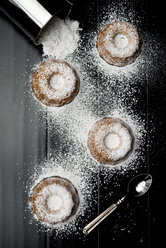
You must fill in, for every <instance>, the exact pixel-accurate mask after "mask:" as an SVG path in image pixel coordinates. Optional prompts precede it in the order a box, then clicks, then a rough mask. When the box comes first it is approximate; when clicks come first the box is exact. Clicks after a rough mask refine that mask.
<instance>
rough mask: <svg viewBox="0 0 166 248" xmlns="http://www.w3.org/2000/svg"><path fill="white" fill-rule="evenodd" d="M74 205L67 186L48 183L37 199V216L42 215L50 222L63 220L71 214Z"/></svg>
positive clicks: (41, 216) (42, 217)
mask: <svg viewBox="0 0 166 248" xmlns="http://www.w3.org/2000/svg"><path fill="white" fill-rule="evenodd" d="M73 206H74V202H73V200H72V195H71V193H70V192H69V191H68V190H67V189H66V188H65V187H63V186H61V185H58V184H55V183H54V184H51V185H47V186H45V187H44V188H43V189H42V190H41V191H40V194H38V196H37V197H36V199H35V208H36V211H37V215H36V218H38V216H40V218H41V219H42V220H43V219H44V221H45V222H48V223H58V222H62V221H63V220H64V219H65V218H66V217H68V216H70V214H71V211H72V208H73ZM35 214H36V213H35Z"/></svg>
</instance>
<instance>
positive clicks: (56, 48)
mask: <svg viewBox="0 0 166 248" xmlns="http://www.w3.org/2000/svg"><path fill="white" fill-rule="evenodd" d="M79 38H80V37H79V23H78V21H72V20H70V19H66V20H65V21H64V20H61V19H60V18H58V17H56V18H54V19H53V20H52V22H51V23H50V24H49V26H48V27H47V28H46V30H45V31H43V33H42V34H41V37H40V39H39V44H42V46H43V55H44V56H51V57H55V58H56V59H65V58H66V57H67V56H68V55H69V54H72V53H73V52H74V51H75V50H76V49H77V47H78V42H79Z"/></svg>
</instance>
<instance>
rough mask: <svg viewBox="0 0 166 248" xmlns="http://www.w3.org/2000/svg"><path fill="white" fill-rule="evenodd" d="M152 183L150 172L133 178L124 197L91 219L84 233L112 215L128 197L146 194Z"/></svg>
mask: <svg viewBox="0 0 166 248" xmlns="http://www.w3.org/2000/svg"><path fill="white" fill-rule="evenodd" d="M151 184H152V176H151V175H150V174H140V175H138V176H136V177H134V178H133V179H131V180H130V181H129V183H128V186H127V194H126V196H124V197H122V198H121V199H120V200H119V201H117V202H116V203H114V204H112V205H111V206H110V207H109V208H107V209H106V210H105V211H104V212H103V213H101V214H100V215H99V216H98V217H97V218H95V219H94V220H93V221H91V222H90V223H89V224H88V225H87V226H85V227H84V229H83V233H84V234H85V235H87V234H89V233H90V232H91V231H92V230H93V229H94V228H95V227H96V226H98V224H100V223H101V222H102V221H103V220H104V219H105V218H106V217H107V216H108V215H110V214H111V213H112V212H113V211H114V210H115V209H116V208H117V207H118V205H119V204H121V203H122V202H123V201H124V200H125V199H126V198H130V197H139V196H142V195H144V194H145V193H146V192H147V191H148V189H149V188H150V186H151Z"/></svg>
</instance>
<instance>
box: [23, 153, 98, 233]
mask: <svg viewBox="0 0 166 248" xmlns="http://www.w3.org/2000/svg"><path fill="white" fill-rule="evenodd" d="M86 163H88V167H87V166H86ZM30 174H31V175H30V179H29V181H28V183H26V185H25V186H26V190H27V191H28V194H29V199H30V197H31V196H32V194H33V190H34V188H35V186H36V185H37V184H39V183H40V182H41V181H42V180H43V179H45V178H49V177H53V176H58V177H63V178H64V179H67V180H69V181H70V182H71V183H72V184H73V186H74V187H75V188H76V190H77V192H78V196H79V200H80V204H79V207H78V209H77V212H76V214H75V215H74V216H72V217H70V218H69V220H68V221H66V222H64V223H57V224H51V223H46V222H40V221H39V219H38V217H37V216H36V215H35V214H34V213H33V211H32V208H31V203H30V202H29V210H30V211H32V214H33V218H32V219H31V223H32V224H33V223H34V221H35V222H37V223H40V224H42V226H43V227H44V228H46V229H47V231H51V230H53V229H54V231H56V232H57V233H58V235H67V234H70V233H72V232H75V233H77V234H78V233H80V231H81V230H82V228H83V225H84V222H85V221H87V218H90V216H91V210H92V209H94V205H95V204H96V203H95V201H96V200H95V199H96V185H97V173H96V171H95V168H94V165H91V164H90V158H88V157H85V158H84V159H83V158H80V155H77V156H75V155H71V154H64V153H60V152H59V154H58V155H56V156H51V155H50V158H49V159H47V160H45V161H43V162H42V163H40V164H38V165H36V166H35V168H34V169H33V171H31V172H30ZM50 192H51V193H52V198H50V199H48V206H49V207H50V208H55V197H54V193H55V194H56V200H57V195H60V196H61V200H62V202H63V211H62V212H59V214H56V216H53V214H50V215H49V218H50V221H52V220H53V218H54V219H56V220H57V219H59V220H61V218H64V215H68V214H69V212H70V209H71V208H72V206H73V201H72V199H71V195H70V194H69V193H68V192H67V191H66V189H65V188H64V187H60V186H58V185H56V187H54V185H51V186H49V188H48V187H46V188H45V189H44V191H43V192H42V195H41V197H40V199H39V208H40V207H41V208H42V207H43V201H44V200H45V197H44V196H46V195H47V193H49V194H50ZM92 192H93V193H92ZM62 202H61V201H60V202H59V203H57V204H58V205H56V207H57V208H58V207H59V206H60V205H61V203H62ZM40 203H41V204H40ZM42 211H43V209H42ZM85 214H87V218H86V220H82V218H83V216H84V215H85ZM47 216H48V213H47ZM42 226H41V230H42Z"/></svg>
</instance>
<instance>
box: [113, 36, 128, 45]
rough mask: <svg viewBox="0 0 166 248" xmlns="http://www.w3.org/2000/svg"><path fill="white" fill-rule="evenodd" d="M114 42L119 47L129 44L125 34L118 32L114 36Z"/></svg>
mask: <svg viewBox="0 0 166 248" xmlns="http://www.w3.org/2000/svg"><path fill="white" fill-rule="evenodd" d="M114 44H115V46H116V47H117V48H125V47H126V46H127V45H128V39H127V37H126V36H125V35H123V34H117V35H116V36H115V38H114Z"/></svg>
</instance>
